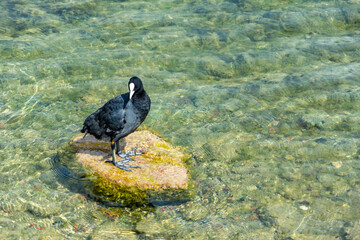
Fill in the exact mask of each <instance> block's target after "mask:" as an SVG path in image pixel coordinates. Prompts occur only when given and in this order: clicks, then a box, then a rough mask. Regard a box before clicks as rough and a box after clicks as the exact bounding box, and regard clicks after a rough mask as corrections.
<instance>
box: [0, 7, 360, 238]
mask: <svg viewBox="0 0 360 240" xmlns="http://www.w3.org/2000/svg"><path fill="white" fill-rule="evenodd" d="M359 12H360V3H359V1H357V0H349V1H331V2H330V1H305V0H304V1H282V0H281V1H280V0H277V1H261V0H255V1H248V0H239V1H236V0H235V1H230V0H229V1H225V0H224V1H222V0H219V1H216V0H214V1H211V0H210V1H200V0H198V1H196V0H194V1H144V2H142V1H130V2H128V1H87V0H82V1H26V0H8V1H2V2H1V3H0V13H1V14H0V23H1V24H0V46H1V47H0V61H1V64H0V72H1V77H0V85H1V94H0V159H1V166H0V174H1V175H0V181H1V185H0V191H1V192H0V210H1V211H0V232H1V238H4V239H30V238H32V239H34V238H44V239H63V238H75V239H76V238H86V237H87V238H89V239H119V238H120V239H181V238H183V239H356V237H359V236H360V221H359V219H360V211H359V207H360V180H359V177H360V160H359V158H360V124H359V122H360V114H359V113H360V104H359V101H360V50H359V49H360V30H359V29H360V28H359V26H360V13H359ZM133 75H137V76H139V77H140V78H142V79H143V82H144V85H145V88H146V90H147V92H148V93H149V95H150V97H151V99H152V109H151V112H150V114H149V116H148V117H147V119H146V121H145V122H144V125H145V126H146V127H148V128H151V129H154V130H156V131H158V132H159V133H160V134H162V135H163V136H165V137H167V138H168V139H169V141H170V142H171V143H173V144H175V145H181V146H184V147H186V148H187V151H188V152H189V153H191V154H192V156H193V157H192V158H191V159H190V160H189V165H190V168H191V169H192V171H191V174H192V178H193V179H194V183H195V191H196V194H195V196H194V197H193V198H192V199H191V200H190V201H187V202H185V203H176V204H175V203H173V204H172V203H168V204H166V205H162V204H160V205H156V206H154V207H151V206H147V207H134V206H133V207H131V206H128V207H120V206H115V207H114V206H113V207H110V206H108V205H106V204H102V203H99V202H97V201H96V200H94V199H93V198H91V197H89V195H88V193H87V192H86V191H85V190H84V189H82V190H79V187H78V183H76V182H73V181H61V180H60V179H59V177H57V175H56V172H54V171H53V169H52V168H51V165H50V162H51V161H50V159H52V158H53V157H54V156H55V155H56V153H57V152H58V150H59V149H61V148H62V147H64V146H65V145H66V144H67V143H68V142H69V140H70V139H71V137H72V136H73V135H74V134H76V133H78V132H79V130H80V128H81V126H82V123H83V120H84V119H85V117H86V116H87V115H88V114H89V113H91V112H93V111H94V110H95V109H97V108H98V107H100V106H101V105H102V104H103V103H104V102H106V101H107V100H108V99H110V98H112V97H113V96H115V95H118V94H120V93H123V92H125V91H127V81H128V79H129V78H130V77H131V76H133ZM74 165H76V164H75V163H74ZM69 169H71V166H70V167H69ZM73 169H74V168H73ZM75 169H76V168H75ZM79 171H80V170H79ZM84 191H85V192H84Z"/></svg>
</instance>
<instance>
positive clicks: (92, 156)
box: [71, 130, 190, 204]
mask: <svg viewBox="0 0 360 240" xmlns="http://www.w3.org/2000/svg"><path fill="white" fill-rule="evenodd" d="M71 145H72V146H73V147H74V148H75V149H76V153H75V156H76V158H77V160H79V161H80V162H81V163H82V164H83V165H84V166H86V167H88V168H90V169H91V170H92V171H93V172H94V174H95V175H96V176H97V178H96V179H95V180H92V181H93V185H92V192H93V193H94V194H95V195H96V196H100V197H104V196H105V197H106V198H107V200H110V201H115V202H120V203H124V204H127V203H129V201H130V202H136V203H140V204H144V203H146V202H147V200H145V199H147V198H148V197H149V195H150V196H151V198H154V199H157V197H156V195H157V194H158V195H159V198H161V199H162V200H164V199H166V198H167V197H170V198H172V197H174V196H175V197H174V198H176V199H177V198H181V197H182V196H181V195H182V193H183V192H184V196H186V197H189V194H188V192H186V190H188V189H189V186H190V183H189V181H190V177H189V171H188V168H187V166H186V165H185V162H184V161H185V160H186V159H187V158H188V156H187V155H186V154H185V153H183V152H182V151H181V149H180V148H178V147H174V146H172V145H171V144H170V143H168V142H166V141H165V140H164V139H163V138H161V137H159V136H158V135H156V134H154V133H152V132H151V131H149V130H141V131H136V132H134V133H132V134H130V135H129V136H127V137H126V138H125V139H123V140H122V141H121V142H120V148H121V149H122V151H129V150H132V149H133V148H134V147H136V148H137V151H142V152H143V154H142V155H137V156H133V157H132V158H133V159H134V160H135V161H134V162H130V163H128V164H130V165H134V166H139V167H140V168H133V169H132V171H131V172H127V171H124V170H121V169H119V168H117V167H115V166H114V165H113V164H112V163H109V162H105V161H106V160H108V159H111V156H110V153H111V149H110V142H109V141H99V140H97V139H95V138H94V137H93V136H86V137H85V138H82V135H81V134H79V135H76V136H75V137H73V139H72V141H71ZM185 192H186V193H185ZM172 200H174V199H172Z"/></svg>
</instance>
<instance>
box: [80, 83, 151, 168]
mask: <svg viewBox="0 0 360 240" xmlns="http://www.w3.org/2000/svg"><path fill="white" fill-rule="evenodd" d="M128 87H129V90H130V91H129V92H127V93H124V94H122V95H119V96H117V97H115V98H113V99H111V100H110V101H108V102H107V103H105V105H104V106H102V107H101V108H99V109H98V110H96V111H95V112H94V113H92V114H91V115H90V116H88V117H87V118H86V119H85V122H84V126H83V128H82V130H81V132H83V133H85V134H84V137H85V135H86V134H88V133H89V134H91V135H93V136H95V137H96V138H97V139H103V140H106V139H109V140H110V141H111V149H112V158H113V159H112V162H113V163H114V165H115V166H117V167H119V168H121V169H124V170H127V171H130V169H128V168H126V167H134V166H130V165H126V164H124V163H126V162H128V161H130V160H131V159H130V158H129V156H133V155H136V153H135V151H132V154H131V155H129V154H124V153H121V152H120V148H119V140H120V139H121V138H124V137H126V136H127V135H129V134H130V133H132V132H134V131H135V130H136V129H137V128H138V127H139V126H140V124H141V123H142V122H143V121H144V120H145V118H146V116H147V114H148V113H149V111H150V105H151V101H150V98H149V96H148V94H147V93H146V91H145V89H144V87H143V85H142V82H141V80H140V78H138V77H132V78H130V80H129V84H128ZM115 148H116V150H115ZM116 154H118V155H119V156H120V157H122V158H125V160H123V161H121V162H117V161H116Z"/></svg>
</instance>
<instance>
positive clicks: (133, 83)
mask: <svg viewBox="0 0 360 240" xmlns="http://www.w3.org/2000/svg"><path fill="white" fill-rule="evenodd" d="M142 89H143V85H142V82H141V80H140V78H138V77H132V78H130V80H129V91H130V99H131V98H132V97H133V95H134V94H135V93H136V92H139V91H141V90H142Z"/></svg>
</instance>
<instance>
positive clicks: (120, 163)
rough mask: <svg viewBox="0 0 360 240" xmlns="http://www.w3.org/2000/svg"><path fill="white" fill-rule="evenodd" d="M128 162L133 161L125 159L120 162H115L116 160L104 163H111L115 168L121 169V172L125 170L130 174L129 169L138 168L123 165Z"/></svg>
mask: <svg viewBox="0 0 360 240" xmlns="http://www.w3.org/2000/svg"><path fill="white" fill-rule="evenodd" d="M130 161H134V160H133V159H130V158H125V159H124V160H122V161H116V160H114V159H113V160H110V159H109V160H106V161H105V162H111V163H113V164H114V165H115V166H116V167H118V168H120V169H122V170H125V171H128V172H131V169H129V168H140V167H139V166H132V165H129V164H125V163H128V162H130Z"/></svg>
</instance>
